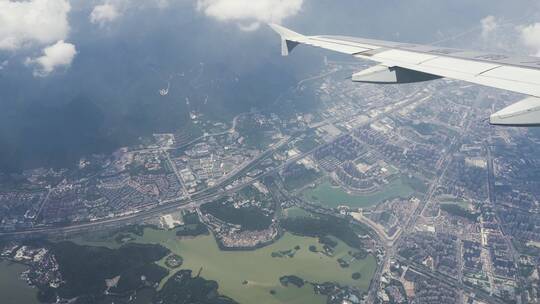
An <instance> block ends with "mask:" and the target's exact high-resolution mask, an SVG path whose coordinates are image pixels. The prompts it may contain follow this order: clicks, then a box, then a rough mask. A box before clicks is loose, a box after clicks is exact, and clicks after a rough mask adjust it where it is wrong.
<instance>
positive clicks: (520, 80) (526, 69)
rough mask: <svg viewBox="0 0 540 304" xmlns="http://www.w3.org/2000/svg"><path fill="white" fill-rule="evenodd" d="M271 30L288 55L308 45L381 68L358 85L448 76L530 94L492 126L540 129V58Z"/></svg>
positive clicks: (367, 72)
mask: <svg viewBox="0 0 540 304" xmlns="http://www.w3.org/2000/svg"><path fill="white" fill-rule="evenodd" d="M270 26H271V27H272V29H274V30H275V31H276V32H278V33H279V34H280V35H281V39H282V55H283V56H287V55H288V54H289V53H290V52H291V51H292V50H293V49H294V48H295V47H296V46H297V45H299V44H305V45H311V46H315V47H320V48H324V49H328V50H332V51H336V52H340V53H344V54H349V55H352V56H354V57H356V58H360V59H367V60H372V61H376V62H378V63H379V65H376V66H374V67H371V68H368V69H367V70H364V71H361V72H359V73H356V74H354V75H353V77H352V80H353V81H356V82H367V83H411V82H420V81H428V80H433V79H437V78H443V77H446V78H453V79H459V80H464V81H467V82H471V83H475V84H480V85H485V86H490V87H494V88H498V89H503V90H508V91H512V92H517V93H522V94H525V95H528V97H527V98H525V99H524V100H522V101H519V102H517V103H515V104H513V105H511V106H509V107H507V108H504V109H502V110H501V111H499V112H497V113H495V114H493V115H491V117H490V123H491V124H494V125H506V126H540V58H537V57H526V56H510V55H499V54H492V53H483V52H474V51H465V50H459V49H453V48H446V47H438V46H432V45H419V44H408V43H399V42H389V41H380V40H372V39H362V38H354V37H345V36H304V35H301V34H299V33H296V32H294V31H291V30H289V29H287V28H284V27H282V26H280V25H275V24H271V25H270Z"/></svg>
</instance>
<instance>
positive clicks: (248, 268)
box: [73, 229, 376, 304]
mask: <svg viewBox="0 0 540 304" xmlns="http://www.w3.org/2000/svg"><path fill="white" fill-rule="evenodd" d="M73 241H75V242H77V243H80V244H86V245H94V246H105V247H110V248H115V247H117V246H118V244H116V242H114V239H110V238H109V239H108V240H103V241H101V242H99V241H96V240H93V241H84V240H82V239H76V240H73ZM337 241H338V246H337V247H336V252H335V255H334V256H333V257H328V256H325V255H323V254H320V253H313V252H310V251H309V250H308V248H309V246H310V245H315V246H317V247H318V248H319V249H320V250H322V247H321V246H320V244H319V243H318V240H317V239H316V238H309V237H301V236H294V235H292V234H288V233H287V234H285V235H284V236H283V237H282V238H281V239H280V240H278V241H277V242H275V243H274V244H272V245H270V246H267V247H264V248H261V249H257V250H253V251H221V250H220V249H219V248H218V246H217V244H216V242H215V240H214V237H213V236H211V235H208V236H200V237H196V238H191V239H181V240H179V239H178V238H177V237H176V235H175V232H174V231H161V230H154V229H145V233H144V236H142V237H138V238H137V239H136V240H135V242H138V243H147V244H161V245H163V246H165V247H167V248H169V249H170V250H171V251H172V252H174V253H176V254H179V255H181V256H182V257H183V258H184V264H183V265H182V269H191V270H193V272H194V274H196V273H197V272H198V271H199V270H200V269H201V268H202V272H201V276H202V277H204V278H205V279H208V280H215V281H217V282H218V283H219V286H220V288H219V291H220V293H222V294H224V295H226V296H229V297H231V298H233V299H235V300H236V301H238V302H240V303H254V302H257V303H258V304H265V303H269V304H273V303H276V304H277V303H299V304H300V303H314V304H317V303H320V304H323V303H326V297H324V296H320V295H316V294H315V293H314V292H313V288H312V287H311V285H307V284H306V285H304V287H302V288H297V287H294V286H289V287H283V286H281V284H280V282H279V278H280V277H281V276H285V275H297V276H299V277H301V278H303V279H305V280H307V281H310V282H320V283H322V282H328V281H331V282H337V283H340V284H343V285H349V286H357V287H358V288H360V289H361V290H367V289H368V286H369V283H370V281H371V278H372V277H373V275H374V273H375V268H376V261H375V258H374V257H373V256H368V257H367V258H366V259H364V260H357V261H354V262H352V263H351V265H350V267H349V268H340V267H339V264H338V262H337V259H338V258H340V257H344V258H345V259H346V260H350V256H349V255H348V251H349V250H351V248H350V247H348V246H347V245H346V244H344V243H343V242H341V241H339V240H337ZM297 245H298V246H300V250H299V251H298V252H297V253H296V255H295V256H294V257H293V258H289V257H285V258H272V257H271V254H272V252H274V251H284V250H289V249H293V248H294V247H295V246H297ZM164 262H165V261H164V260H162V261H160V262H159V264H160V265H161V266H163V267H166V266H165V263H164ZM354 272H360V273H361V274H362V278H361V279H360V280H358V281H355V280H353V279H352V278H351V275H352V273H354ZM172 274H173V272H172V271H171V274H170V275H172ZM166 279H167V278H165V279H164V280H163V281H162V284H163V283H164V282H165V280H166ZM245 281H247V284H243V283H244V282H245ZM270 290H274V291H276V294H275V295H272V294H270Z"/></svg>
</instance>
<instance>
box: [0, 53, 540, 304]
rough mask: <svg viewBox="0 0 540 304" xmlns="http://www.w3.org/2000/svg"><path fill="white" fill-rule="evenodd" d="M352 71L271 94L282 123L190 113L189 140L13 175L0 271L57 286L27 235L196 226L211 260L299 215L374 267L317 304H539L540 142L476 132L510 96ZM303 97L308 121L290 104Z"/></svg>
mask: <svg viewBox="0 0 540 304" xmlns="http://www.w3.org/2000/svg"><path fill="white" fill-rule="evenodd" d="M353 68H354V69H357V68H359V66H358V63H350V62H346V63H341V62H333V61H331V60H327V64H326V66H325V69H324V71H322V72H321V74H320V76H319V77H313V78H311V79H308V80H306V81H301V82H300V83H298V85H297V87H295V88H292V89H291V90H290V91H289V92H286V94H284V95H282V96H281V97H280V98H282V100H285V101H286V102H285V104H286V105H287V106H285V107H283V108H282V109H281V111H276V112H271V113H268V112H266V111H258V110H253V111H250V112H248V113H244V114H240V115H238V116H236V117H235V118H234V119H233V121H231V122H229V123H223V122H219V121H212V120H209V119H207V118H205V115H204V114H203V113H195V112H194V113H191V119H192V120H193V123H194V124H195V125H197V126H198V128H200V130H201V133H200V135H193V134H186V133H177V134H176V133H174V134H155V135H154V138H153V141H152V142H149V143H141V144H140V145H138V146H134V147H125V148H122V149H119V150H118V151H117V152H115V153H114V154H113V155H92V156H91V157H87V158H84V159H81V160H80V162H79V164H78V166H77V168H75V169H50V168H39V169H34V170H27V171H24V172H23V173H22V174H21V175H20V176H17V179H18V181H19V183H18V185H17V186H16V187H3V189H2V191H1V192H0V201H1V204H0V206H1V209H0V219H1V221H0V236H1V237H2V239H5V240H6V241H4V242H3V243H2V248H1V256H2V259H7V260H12V261H14V262H17V263H22V264H24V265H27V266H28V267H29V268H28V269H29V270H28V271H27V272H25V275H24V279H25V280H26V281H27V282H29V284H31V285H33V286H43V285H48V286H50V287H51V288H57V287H59V286H60V285H62V284H63V282H64V281H63V278H62V273H61V272H60V271H59V270H58V263H57V262H56V259H55V255H54V254H52V253H51V252H50V250H49V249H48V247H47V245H43V246H41V245H39V243H36V244H27V243H26V240H31V239H32V236H34V235H51V236H53V235H54V236H60V235H63V236H66V237H69V236H70V235H75V236H76V235H79V234H84V233H87V232H89V231H99V230H102V229H118V228H120V227H124V226H126V225H145V226H153V227H156V229H165V230H167V229H168V230H171V229H178V228H179V227H180V230H178V231H182V232H183V233H186V235H189V234H190V233H195V232H196V231H198V230H200V229H202V230H203V231H204V230H206V229H208V230H209V231H210V233H211V235H213V236H214V238H215V240H216V242H217V243H218V245H219V248H220V249H221V250H225V251H231V250H232V251H236V250H254V249H256V248H262V247H265V246H268V245H269V244H272V243H274V242H276V241H277V240H278V239H280V238H281V237H283V236H284V233H285V231H292V232H295V231H296V230H295V225H294V220H291V218H290V216H289V215H288V214H290V213H292V212H296V213H302V214H305V216H307V218H306V219H308V218H310V217H311V218H313V217H314V218H318V217H323V216H329V217H332V218H335V219H336V221H338V220H339V221H344V223H346V225H351V227H354V226H358V227H359V228H358V229H362V230H364V231H366V233H365V234H358V236H354V237H360V238H359V239H358V240H359V241H358V242H360V243H359V244H361V245H360V246H361V248H364V250H366V254H369V255H373V256H374V257H375V258H376V271H375V273H374V274H373V278H372V280H371V282H370V285H369V288H368V289H367V290H365V291H359V290H356V289H354V288H352V289H350V288H351V286H341V287H340V286H324V285H319V284H322V283H324V282H317V283H318V284H317V283H314V286H315V287H314V288H315V290H318V291H317V292H318V293H320V294H324V295H327V296H328V301H329V303H361V302H362V303H375V302H377V303H411V302H413V303H455V302H460V303H535V302H538V301H539V297H540V295H539V294H538V292H539V291H540V289H539V288H540V287H539V283H540V278H539V276H538V265H539V262H540V260H539V258H540V231H539V230H538V226H539V225H538V213H539V212H540V209H539V208H538V203H539V202H538V199H537V198H538V197H540V185H539V182H540V180H539V179H537V178H536V173H537V171H538V170H536V169H535V168H537V167H539V165H540V160H539V158H538V155H539V154H538V149H537V148H536V147H538V144H539V143H540V137H538V136H537V135H533V134H532V131H531V130H527V129H502V128H496V127H491V126H489V125H488V124H487V123H485V121H483V118H485V117H487V116H489V113H490V112H491V106H492V105H495V107H497V108H500V107H501V106H502V105H503V102H506V101H511V100H513V99H515V98H514V95H513V94H511V93H501V92H500V91H496V90H494V89H488V88H480V87H472V86H469V85H466V84H464V83H461V82H458V81H451V80H439V81H436V82H431V83H427V84H413V85H403V86H377V85H358V84H354V83H351V82H349V81H342V80H340V79H341V78H340V77H341V75H342V74H341V72H343V71H345V72H344V73H347V72H348V71H350V70H351V69H353ZM338 71H340V72H338ZM305 91H312V92H315V98H316V100H317V107H314V108H312V109H311V110H310V111H302V110H298V109H296V108H295V106H294V105H295V104H297V103H299V100H302V99H303V98H306V97H305V95H304V92H305ZM188 218H190V220H189V221H188ZM193 218H195V222H194V223H192V222H191V221H193ZM197 218H198V219H197ZM188 222H189V223H188ZM182 227H184V228H182ZM190 227H191V228H190ZM190 229H191V230H190ZM296 233H299V232H296ZM329 234H330V235H332V233H329ZM336 237H337V238H338V239H339V238H340V236H339V235H336ZM127 242H129V238H128V240H127ZM319 242H323V243H322V244H327V245H325V247H324V248H325V252H326V253H325V254H328V255H330V256H331V255H332V246H331V244H330V245H328V243H327V242H328V241H324V240H323V239H322V238H321V239H320V240H319ZM330 243H332V242H330ZM346 243H347V244H349V242H346ZM359 248H360V247H359ZM285 254H291V252H288V253H285ZM276 255H278V254H276ZM279 255H281V254H279ZM349 258H351V257H349ZM353 259H354V258H353ZM340 265H342V267H346V265H347V262H345V261H344V260H341V262H340ZM203 274H204V273H203ZM288 280H289V281H290V280H292V279H291V278H289V279H288ZM293 281H294V280H292V281H291V282H293ZM287 282H288V281H287ZM302 282H303V280H302ZM302 285H303V283H302ZM456 299H458V300H456Z"/></svg>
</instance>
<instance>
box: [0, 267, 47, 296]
mask: <svg viewBox="0 0 540 304" xmlns="http://www.w3.org/2000/svg"><path fill="white" fill-rule="evenodd" d="M26 269H27V268H26V266H24V265H21V264H16V263H12V262H9V261H2V262H0V302H1V303H2V304H37V303H39V301H38V300H37V289H35V288H32V287H30V286H28V284H26V282H25V281H23V280H21V279H20V275H21V273H22V272H24V271H25V270H26Z"/></svg>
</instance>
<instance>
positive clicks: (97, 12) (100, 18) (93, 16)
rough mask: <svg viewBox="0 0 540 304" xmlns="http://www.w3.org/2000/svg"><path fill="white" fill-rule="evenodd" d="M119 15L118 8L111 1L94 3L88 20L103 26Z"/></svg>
mask: <svg viewBox="0 0 540 304" xmlns="http://www.w3.org/2000/svg"><path fill="white" fill-rule="evenodd" d="M119 16H120V12H119V9H118V8H117V7H116V6H115V5H114V4H113V3H109V2H107V3H103V4H100V5H96V6H95V7H94V9H93V10H92V13H90V22H92V23H94V24H99V25H100V26H104V25H105V24H106V23H108V22H112V21H114V20H115V19H116V18H118V17H119Z"/></svg>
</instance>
